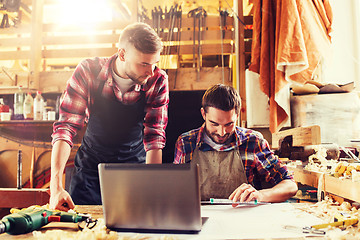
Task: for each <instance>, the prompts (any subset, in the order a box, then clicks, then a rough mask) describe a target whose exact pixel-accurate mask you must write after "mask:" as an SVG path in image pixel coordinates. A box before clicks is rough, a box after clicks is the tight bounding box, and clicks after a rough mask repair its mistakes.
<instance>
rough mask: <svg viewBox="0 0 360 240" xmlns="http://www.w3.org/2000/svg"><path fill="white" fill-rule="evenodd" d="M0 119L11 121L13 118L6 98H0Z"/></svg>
mask: <svg viewBox="0 0 360 240" xmlns="http://www.w3.org/2000/svg"><path fill="white" fill-rule="evenodd" d="M0 120H1V121H9V120H11V113H10V107H9V106H8V105H5V103H4V99H2V98H0Z"/></svg>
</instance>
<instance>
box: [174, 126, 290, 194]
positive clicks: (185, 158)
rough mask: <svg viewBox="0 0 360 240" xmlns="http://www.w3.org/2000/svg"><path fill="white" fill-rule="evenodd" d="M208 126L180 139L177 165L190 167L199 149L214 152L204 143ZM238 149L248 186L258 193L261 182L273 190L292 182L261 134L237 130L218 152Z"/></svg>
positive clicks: (175, 159)
mask: <svg viewBox="0 0 360 240" xmlns="http://www.w3.org/2000/svg"><path fill="white" fill-rule="evenodd" d="M204 134H205V124H203V125H202V126H201V127H200V128H197V129H193V130H191V131H189V132H186V133H183V134H181V135H180V137H179V138H178V140H177V141H176V144H175V158H174V163H175V164H182V163H189V162H191V160H192V158H193V153H194V151H195V149H196V147H197V146H198V147H199V150H200V151H215V150H214V149H212V148H211V147H210V146H209V145H208V144H207V143H205V142H204V140H203V135H204ZM236 148H238V149H239V153H240V156H241V159H242V161H243V164H244V169H245V173H246V176H247V179H248V182H249V183H250V184H252V185H253V186H254V187H255V188H256V189H261V188H263V187H262V182H268V183H270V184H271V185H272V186H274V185H276V184H278V183H279V182H281V181H282V180H284V179H292V180H293V176H292V175H291V174H290V173H289V172H288V170H287V167H286V166H285V165H283V164H282V163H281V161H280V160H279V158H278V157H277V156H275V155H274V154H273V152H272V151H271V150H270V147H269V144H268V142H267V141H266V140H265V139H264V138H263V136H262V134H261V133H259V132H256V131H253V130H251V129H246V128H240V127H236V129H235V137H234V138H233V141H232V142H230V143H229V144H226V145H224V146H223V147H222V148H221V149H220V150H219V151H230V150H233V149H236Z"/></svg>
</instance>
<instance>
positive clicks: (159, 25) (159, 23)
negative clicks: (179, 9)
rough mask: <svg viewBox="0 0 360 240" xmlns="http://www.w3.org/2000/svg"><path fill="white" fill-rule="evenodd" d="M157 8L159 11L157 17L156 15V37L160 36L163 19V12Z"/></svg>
mask: <svg viewBox="0 0 360 240" xmlns="http://www.w3.org/2000/svg"><path fill="white" fill-rule="evenodd" d="M158 7H159V11H158V15H157V20H158V23H157V27H158V31H157V33H158V35H159V36H160V31H161V20H162V17H163V10H162V8H161V7H160V6H158Z"/></svg>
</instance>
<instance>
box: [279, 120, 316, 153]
mask: <svg viewBox="0 0 360 240" xmlns="http://www.w3.org/2000/svg"><path fill="white" fill-rule="evenodd" d="M287 136H292V146H293V147H303V146H307V145H318V144H321V133H320V126H318V125H314V126H310V127H297V128H292V129H288V130H284V131H280V132H276V133H273V134H272V148H273V149H277V148H279V144H280V143H279V142H280V141H281V140H282V139H284V138H285V137H287Z"/></svg>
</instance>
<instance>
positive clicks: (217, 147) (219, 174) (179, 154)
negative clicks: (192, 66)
mask: <svg viewBox="0 0 360 240" xmlns="http://www.w3.org/2000/svg"><path fill="white" fill-rule="evenodd" d="M240 105H241V102H240V96H239V94H238V92H237V91H236V90H235V89H234V88H232V87H229V86H225V85H223V84H217V85H214V86H212V87H210V88H209V89H208V90H207V91H206V92H205V94H204V96H203V98H202V108H201V114H202V116H203V118H204V120H205V123H204V124H203V125H202V126H201V127H200V128H198V129H194V130H191V131H189V132H186V133H183V134H182V135H181V136H180V137H179V138H178V140H177V142H176V145H175V159H174V163H176V164H180V163H189V162H192V163H198V164H199V166H200V186H201V198H202V200H208V199H210V198H229V199H230V200H232V201H233V202H237V201H240V202H249V201H253V200H255V199H256V200H257V201H261V202H283V201H285V200H287V199H289V198H290V197H292V196H294V195H295V194H296V192H297V185H296V183H295V182H294V181H293V178H292V176H291V175H290V174H289V172H288V171H287V168H286V166H283V165H282V164H281V163H280V161H279V159H278V158H277V156H275V155H274V154H273V152H272V151H271V150H270V148H269V144H268V142H267V141H266V140H265V139H264V138H263V136H262V135H261V133H259V132H256V131H253V130H250V129H245V128H241V127H238V126H236V121H237V119H238V117H239V112H240V107H241V106H240Z"/></svg>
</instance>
